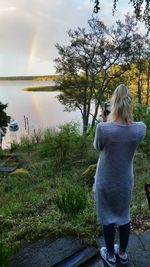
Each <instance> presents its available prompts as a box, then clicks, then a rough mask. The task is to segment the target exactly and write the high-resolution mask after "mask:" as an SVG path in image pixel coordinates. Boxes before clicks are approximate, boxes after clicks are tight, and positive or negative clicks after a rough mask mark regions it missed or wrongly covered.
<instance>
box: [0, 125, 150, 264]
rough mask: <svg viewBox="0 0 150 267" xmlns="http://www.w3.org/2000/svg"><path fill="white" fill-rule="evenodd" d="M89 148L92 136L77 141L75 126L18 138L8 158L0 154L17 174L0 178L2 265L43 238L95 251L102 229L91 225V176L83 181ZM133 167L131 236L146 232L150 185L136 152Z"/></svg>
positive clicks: (90, 160)
mask: <svg viewBox="0 0 150 267" xmlns="http://www.w3.org/2000/svg"><path fill="white" fill-rule="evenodd" d="M92 143H93V135H91V136H89V137H86V138H85V137H82V136H81V135H80V134H79V131H78V127H77V126H76V125H71V124H70V125H69V124H67V125H65V126H63V127H60V129H59V131H55V130H47V131H45V132H42V133H41V132H39V133H38V134H37V135H36V136H32V137H31V138H30V139H28V138H27V137H24V138H22V141H21V143H20V144H19V145H18V144H15V143H14V144H12V147H11V151H9V156H5V154H6V152H1V165H2V164H3V165H5V163H8V162H9V164H12V165H13V164H15V161H16V162H17V164H19V168H20V171H19V169H18V171H17V172H16V173H12V174H6V173H0V182H1V187H0V214H1V215H0V232H1V241H0V249H1V254H0V255H1V261H2V262H3V263H4V262H5V263H6V260H7V259H8V258H9V256H10V255H11V254H13V253H15V252H16V251H17V250H19V249H20V248H21V247H22V246H23V244H25V243H28V242H29V241H30V240H33V239H39V238H41V237H43V236H47V235H48V236H50V237H54V238H57V237H59V236H62V235H65V234H71V235H74V236H80V237H81V238H85V239H86V240H87V242H90V243H92V244H94V245H97V243H96V241H95V239H96V236H97V235H99V234H100V233H101V227H100V226H99V225H98V224H97V221H96V214H95V204H94V200H93V193H92V182H90V180H91V176H92V175H89V177H85V176H83V175H82V174H83V172H84V171H85V170H86V169H87V168H88V166H89V165H91V164H95V163H96V162H97V159H98V153H97V152H96V151H95V150H94V148H93V145H92ZM7 154H8V152H7ZM11 161H12V162H11ZM134 164H135V189H134V195H133V201H132V207H131V213H132V231H141V230H144V231H145V230H147V229H149V228H150V225H149V222H148V219H147V218H148V216H149V211H148V203H147V199H146V196H145V192H144V184H145V183H148V182H150V170H149V159H148V158H147V156H146V155H145V154H143V153H142V152H141V151H140V153H139V151H138V153H136V155H135V159H134ZM87 178H88V179H87ZM87 181H88V182H87ZM64 193H65V194H64ZM85 193H86V194H85ZM64 196H65V198H64ZM79 196H80V197H79ZM72 199H73V200H74V201H73V202H72ZM66 200H67V203H69V204H66V202H65V201H66ZM2 255H3V256H2ZM3 266H5V265H3Z"/></svg>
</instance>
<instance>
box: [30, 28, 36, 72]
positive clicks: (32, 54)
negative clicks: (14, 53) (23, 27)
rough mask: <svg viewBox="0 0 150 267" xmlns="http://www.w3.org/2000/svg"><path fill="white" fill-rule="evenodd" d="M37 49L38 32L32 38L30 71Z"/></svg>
mask: <svg viewBox="0 0 150 267" xmlns="http://www.w3.org/2000/svg"><path fill="white" fill-rule="evenodd" d="M36 47H37V31H36V32H35V34H34V35H33V37H32V40H31V43H30V48H29V58H28V69H29V70H30V68H31V66H32V62H33V59H34V57H35V54H36Z"/></svg>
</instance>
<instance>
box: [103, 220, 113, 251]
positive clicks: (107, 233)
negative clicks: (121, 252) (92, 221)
mask: <svg viewBox="0 0 150 267" xmlns="http://www.w3.org/2000/svg"><path fill="white" fill-rule="evenodd" d="M103 235H104V240H105V244H106V248H107V251H108V253H109V255H110V256H111V255H114V240H115V225H114V223H112V224H108V225H103Z"/></svg>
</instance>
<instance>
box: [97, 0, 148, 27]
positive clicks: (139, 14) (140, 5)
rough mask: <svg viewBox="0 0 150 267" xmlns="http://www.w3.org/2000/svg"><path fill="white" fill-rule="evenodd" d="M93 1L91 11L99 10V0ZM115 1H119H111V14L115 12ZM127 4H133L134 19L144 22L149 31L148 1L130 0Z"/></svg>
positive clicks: (116, 0)
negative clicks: (93, 4)
mask: <svg viewBox="0 0 150 267" xmlns="http://www.w3.org/2000/svg"><path fill="white" fill-rule="evenodd" d="M94 2H95V6H94V9H93V12H94V13H98V12H99V10H100V1H99V0H94ZM117 2H119V0H114V1H113V14H114V13H115V11H116V9H117ZM129 4H132V6H133V10H134V13H135V16H136V19H137V20H139V21H142V22H144V23H145V26H146V27H147V29H148V32H149V27H150V15H149V12H150V2H149V0H130V1H129Z"/></svg>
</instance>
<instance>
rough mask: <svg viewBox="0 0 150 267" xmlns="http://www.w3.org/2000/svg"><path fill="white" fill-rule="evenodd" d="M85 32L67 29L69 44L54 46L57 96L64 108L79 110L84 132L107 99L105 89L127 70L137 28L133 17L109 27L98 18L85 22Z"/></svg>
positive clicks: (126, 17) (92, 123)
mask: <svg viewBox="0 0 150 267" xmlns="http://www.w3.org/2000/svg"><path fill="white" fill-rule="evenodd" d="M88 26H89V28H88V30H86V29H85V28H78V29H77V30H74V31H72V30H70V31H69V32H68V35H69V37H70V44H69V45H68V46H61V45H59V44H56V47H57V49H58V53H59V57H58V58H56V59H55V63H56V71H57V73H58V74H59V75H60V81H59V84H60V86H61V87H62V88H63V90H64V93H65V94H62V95H60V96H59V99H60V101H61V102H62V103H63V104H65V105H66V106H67V109H74V110H75V109H76V108H78V109H79V110H80V112H81V115H82V119H83V133H87V130H88V126H89V120H90V118H91V126H90V130H91V129H92V128H93V127H94V124H95V120H96V118H97V114H98V110H99V107H100V105H101V104H102V101H104V100H105V97H106V95H107V96H108V94H107V93H108V87H109V85H110V83H111V82H112V81H114V79H117V78H118V77H120V76H121V75H122V74H123V73H125V72H126V71H127V70H128V68H129V67H130V64H129V62H130V60H131V58H132V54H131V50H130V47H131V43H132V37H133V31H134V28H135V26H136V23H135V21H134V18H133V17H130V16H128V15H127V16H125V22H124V23H122V22H121V21H117V22H116V26H112V27H110V28H108V27H107V26H106V25H105V24H104V23H103V22H102V21H99V20H98V18H94V17H92V19H90V20H89V21H88Z"/></svg>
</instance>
